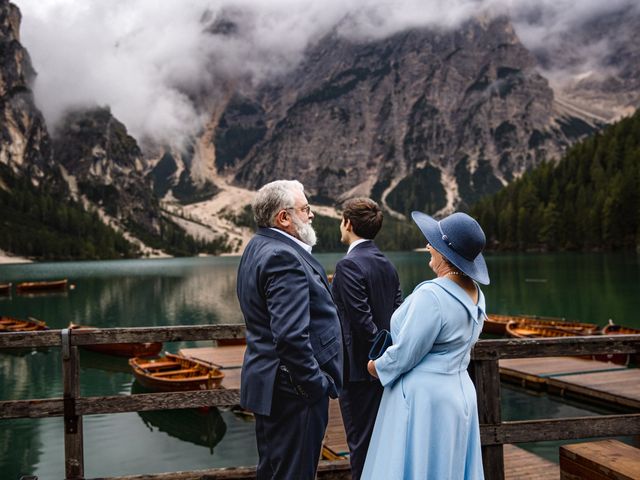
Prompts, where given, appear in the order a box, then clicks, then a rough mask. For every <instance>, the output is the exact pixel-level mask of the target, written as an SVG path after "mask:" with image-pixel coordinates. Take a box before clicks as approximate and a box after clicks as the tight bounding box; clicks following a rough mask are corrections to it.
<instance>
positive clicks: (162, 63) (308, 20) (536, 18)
mask: <svg viewBox="0 0 640 480" xmlns="http://www.w3.org/2000/svg"><path fill="white" fill-rule="evenodd" d="M14 2H15V3H16V4H17V5H18V6H19V7H20V9H21V11H22V13H23V26H22V43H23V44H24V45H25V46H26V47H27V49H28V50H29V52H30V54H31V56H32V60H33V64H34V67H35V69H36V70H37V71H38V77H37V83H36V86H35V94H36V99H37V102H38V104H39V105H40V107H41V108H42V110H43V112H44V114H45V116H46V118H47V120H48V121H49V122H50V123H51V124H55V122H56V121H57V120H58V119H59V118H60V116H61V115H62V113H63V112H64V110H65V109H66V108H69V107H70V106H78V105H95V104H98V105H109V106H110V107H111V109H112V112H113V113H114V115H115V116H116V117H117V118H119V119H120V120H121V121H123V122H124V123H125V124H126V125H127V127H128V128H129V130H130V131H131V132H132V133H133V134H134V135H135V136H137V137H138V138H141V137H145V136H148V137H151V138H154V139H156V140H163V141H167V140H169V141H173V142H178V141H180V140H181V139H184V138H185V137H187V136H188V135H190V134H193V133H195V132H196V131H197V130H198V128H200V126H201V125H202V123H203V121H204V120H205V119H206V118H207V117H208V112H207V109H208V108H207V107H208V106H207V105H204V104H202V101H203V99H202V98H200V97H198V96H197V93H198V92H204V93H207V94H211V93H215V92H218V93H221V92H222V91H223V86H224V82H225V81H228V80H230V79H232V78H242V79H243V80H245V81H246V80H249V81H252V82H254V83H255V82H259V81H261V80H263V79H265V78H269V77H270V76H272V75H276V74H279V73H282V72H286V71H287V70H288V69H290V68H292V67H293V66H295V65H296V64H297V63H298V62H299V61H300V60H301V58H302V56H303V54H304V49H305V48H306V47H307V46H308V45H309V43H310V42H313V41H315V40H317V39H318V38H320V37H321V36H323V35H325V34H327V33H328V32H330V31H331V30H332V29H334V28H337V31H338V32H339V33H340V34H342V35H345V36H349V37H366V38H381V37H384V36H387V35H390V34H393V33H395V32H398V31H401V30H404V29H407V28H413V27H421V26H429V27H437V28H450V27H455V26H456V25H458V24H459V23H460V22H463V21H465V20H467V19H468V18H470V17H471V16H473V15H476V14H478V13H480V12H484V11H487V10H490V11H493V12H497V13H509V14H511V15H512V16H513V18H514V23H515V26H516V31H517V33H518V35H519V37H520V38H521V39H522V41H523V42H524V43H525V45H527V46H528V47H530V48H537V49H542V48H551V47H550V46H553V45H557V44H560V43H561V42H562V39H563V34H564V32H566V31H567V30H569V29H571V28H572V27H573V26H576V25H579V24H580V23H581V22H584V21H585V20H587V19H589V18H592V17H593V16H594V15H595V16H597V15H602V14H604V13H606V12H608V11H611V10H612V9H616V8H620V7H622V6H633V8H639V7H638V5H637V3H638V2H637V1H635V0H607V1H606V2H602V1H601V0H580V1H578V2H576V1H574V0H538V1H537V2H535V3H531V2H529V1H525V0H323V1H317V0H218V1H216V2H212V1H210V0H108V1H100V0H14ZM223 11H224V12H226V13H227V15H229V16H230V18H232V19H233V20H234V21H235V22H236V23H237V25H238V32H237V33H236V34H234V35H228V36H223V35H215V36H212V35H210V34H208V33H207V31H206V27H207V26H208V25H207V22H205V21H203V19H215V18H216V17H217V15H219V14H220V12H223ZM210 21H211V20H209V21H208V24H210ZM589 48H590V50H589V53H588V55H590V56H591V57H590V58H591V61H592V63H593V61H594V60H593V58H592V56H593V55H595V54H599V53H601V50H603V49H604V51H605V52H606V48H607V45H606V44H603V43H602V42H600V43H599V44H598V46H597V48H596V47H594V46H593V45H591V46H590V47H589ZM187 92H188V93H189V94H190V96H188V95H187ZM194 94H196V95H195V96H194Z"/></svg>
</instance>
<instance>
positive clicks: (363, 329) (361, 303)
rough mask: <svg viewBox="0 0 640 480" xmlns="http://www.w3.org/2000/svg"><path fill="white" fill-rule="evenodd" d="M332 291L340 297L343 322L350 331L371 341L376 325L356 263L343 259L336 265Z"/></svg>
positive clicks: (362, 278) (361, 275) (362, 276)
mask: <svg viewBox="0 0 640 480" xmlns="http://www.w3.org/2000/svg"><path fill="white" fill-rule="evenodd" d="M333 282H334V283H333V291H334V293H335V295H336V296H339V297H340V301H341V304H342V305H341V306H342V310H343V312H344V316H345V317H346V318H343V319H342V321H343V322H349V324H350V326H351V331H354V332H357V333H358V334H359V335H360V336H361V337H362V338H366V339H367V340H369V341H373V338H374V337H375V335H376V333H378V327H377V326H376V324H375V323H373V315H372V313H371V307H370V306H369V294H368V292H367V287H366V280H365V277H364V274H363V273H362V270H360V268H359V267H358V265H356V263H354V262H352V261H350V260H348V259H343V260H341V261H340V262H338V264H337V265H336V273H335V276H334V280H333Z"/></svg>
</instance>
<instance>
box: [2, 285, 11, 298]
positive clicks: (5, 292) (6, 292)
mask: <svg viewBox="0 0 640 480" xmlns="http://www.w3.org/2000/svg"><path fill="white" fill-rule="evenodd" d="M10 293H11V283H0V295H9V294H10Z"/></svg>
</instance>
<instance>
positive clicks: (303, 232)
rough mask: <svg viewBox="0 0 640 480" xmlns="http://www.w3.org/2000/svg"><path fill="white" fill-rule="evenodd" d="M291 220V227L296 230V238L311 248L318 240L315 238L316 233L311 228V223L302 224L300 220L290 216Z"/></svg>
mask: <svg viewBox="0 0 640 480" xmlns="http://www.w3.org/2000/svg"><path fill="white" fill-rule="evenodd" d="M291 218H292V219H293V226H294V227H295V229H296V233H297V234H298V238H299V239H300V240H301V241H302V242H304V243H306V244H307V245H309V246H310V247H313V246H314V245H315V244H316V242H317V241H318V238H317V236H316V231H315V230H314V229H313V227H312V226H311V222H309V223H302V220H300V219H299V218H298V217H296V216H295V215H292V216H291Z"/></svg>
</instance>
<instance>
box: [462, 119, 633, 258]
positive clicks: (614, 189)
mask: <svg viewBox="0 0 640 480" xmlns="http://www.w3.org/2000/svg"><path fill="white" fill-rule="evenodd" d="M639 186H640V111H639V112H637V113H636V114H635V115H633V116H632V117H629V118H625V119H623V120H621V121H619V122H617V123H615V124H613V125H611V126H609V127H607V128H606V129H605V130H604V131H602V132H601V133H598V134H596V135H594V136H593V137H590V138H589V139H587V140H585V141H583V142H580V143H578V144H577V145H575V146H574V147H572V148H571V150H570V151H569V152H568V153H567V155H566V157H565V158H564V159H563V160H561V161H560V162H559V163H558V164H557V165H556V164H551V163H545V164H543V165H541V166H539V167H537V168H535V169H533V170H532V171H530V172H527V173H525V174H524V175H523V176H522V177H521V178H520V179H518V180H517V181H515V182H513V183H511V184H510V185H509V186H508V187H506V188H504V189H503V190H501V191H500V192H499V193H497V194H495V195H493V196H490V197H487V198H486V199H483V200H482V201H481V202H479V203H478V204H477V205H475V206H474V207H473V209H472V214H473V215H475V216H476V218H477V219H478V220H479V222H480V224H481V225H482V226H483V228H484V230H485V233H486V235H487V239H488V241H489V243H490V245H492V246H493V248H498V249H508V250H516V249H519V250H524V249H536V250H540V249H543V250H617V249H627V250H630V249H631V250H632V249H639V250H640V189H639V188H638V187H639Z"/></svg>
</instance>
